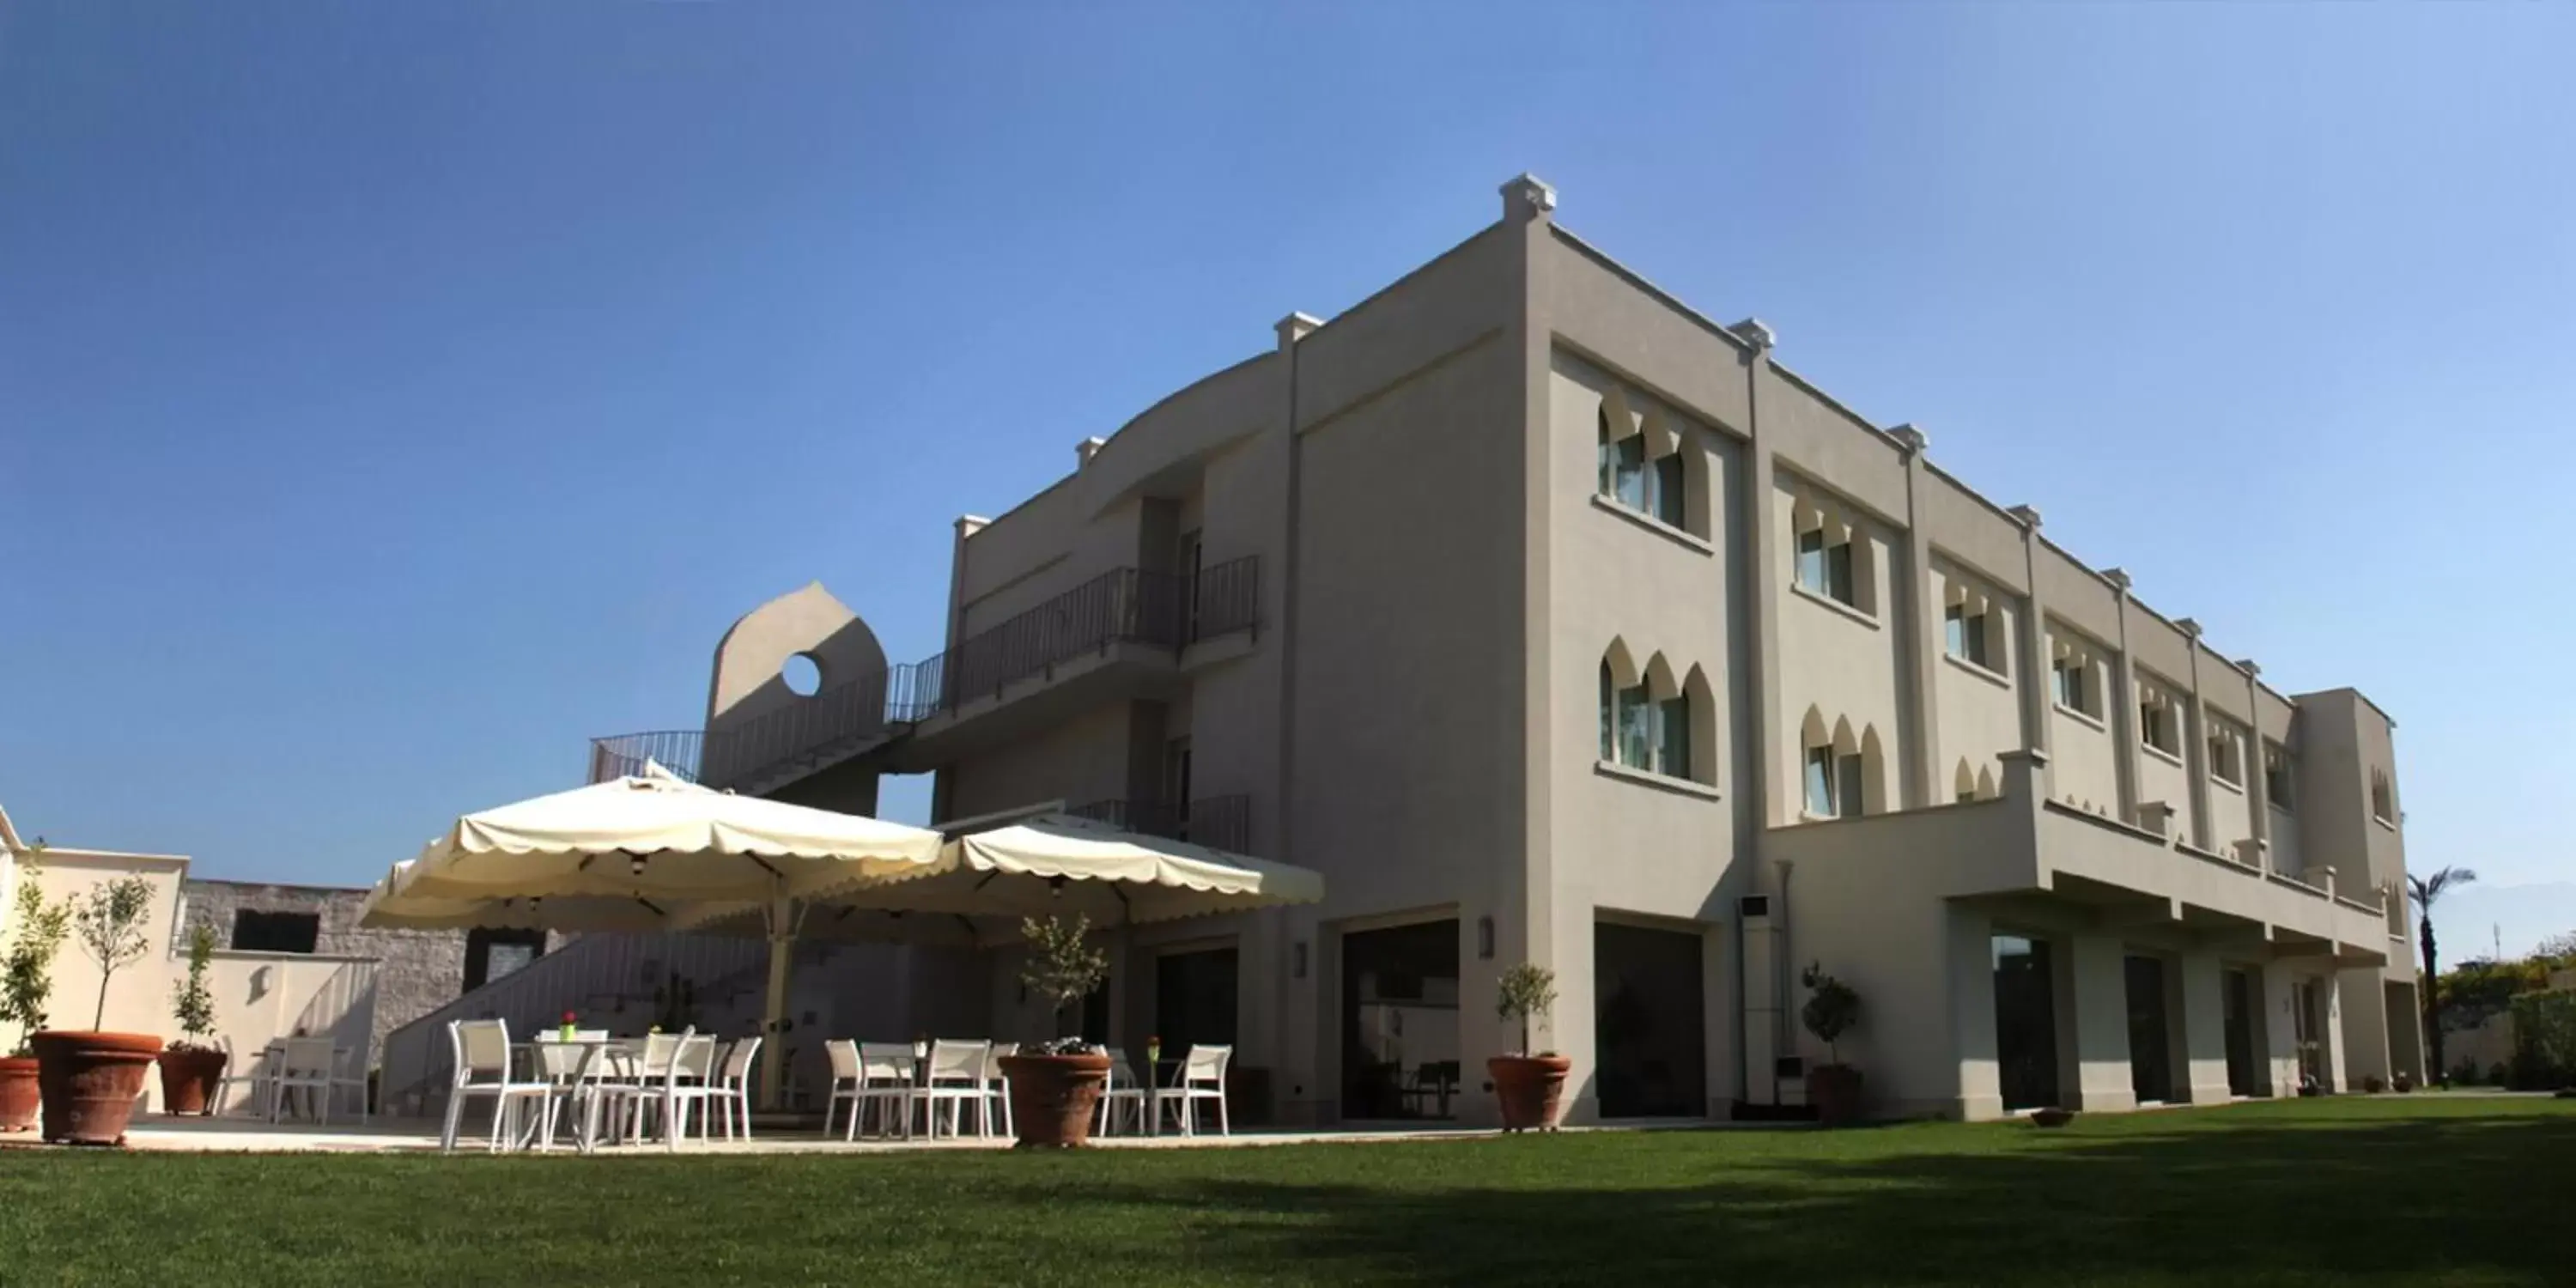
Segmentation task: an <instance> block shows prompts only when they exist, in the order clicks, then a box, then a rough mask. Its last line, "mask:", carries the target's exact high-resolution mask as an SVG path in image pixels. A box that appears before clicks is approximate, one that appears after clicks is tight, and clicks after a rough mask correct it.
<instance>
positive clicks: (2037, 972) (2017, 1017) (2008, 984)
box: [1994, 935, 2057, 1110]
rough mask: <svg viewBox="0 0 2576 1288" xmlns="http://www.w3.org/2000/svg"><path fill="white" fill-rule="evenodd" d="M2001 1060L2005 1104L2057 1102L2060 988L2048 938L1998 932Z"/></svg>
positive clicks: (1997, 1027) (1997, 1045)
mask: <svg viewBox="0 0 2576 1288" xmlns="http://www.w3.org/2000/svg"><path fill="white" fill-rule="evenodd" d="M1994 958H1995V1063H1996V1066H1997V1069H1996V1072H1997V1075H1998V1077H1999V1080H2000V1081H2001V1083H2002V1091H2003V1101H2004V1108H2005V1109H2007V1110H2014V1109H2037V1108H2040V1107H2042V1106H2046V1105H2054V1104H2056V1103H2057V991H2056V985H2055V972H2054V971H2053V970H2052V969H2051V966H2050V963H2049V952H2048V941H2047V940H2045V939H2028V938H2024V937H2023V936H2020V935H1997V936H1995V939H1994Z"/></svg>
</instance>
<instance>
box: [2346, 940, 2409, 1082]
mask: <svg viewBox="0 0 2576 1288" xmlns="http://www.w3.org/2000/svg"><path fill="white" fill-rule="evenodd" d="M2379 970H2380V968H2379V967H2376V966H2355V967H2351V968H2349V969H2345V970H2338V971H2336V972H2335V973H2334V979H2335V993H2336V996H2337V997H2339V998H2340V999H2341V1001H2340V1003H2339V1004H2338V1005H2337V1007H2336V1009H2337V1010H2338V1011H2340V1012H2342V1021H2343V1022H2342V1026H2341V1028H2342V1037H2343V1059H2341V1060H2339V1061H2337V1062H2336V1063H2337V1066H2338V1069H2339V1071H2340V1072H2341V1073H2342V1075H2343V1083H2344V1085H2345V1086H2346V1087H2348V1088H2349V1087H2359V1086H2362V1085H2363V1084H2365V1083H2366V1082H2368V1081H2369V1080H2370V1079H2372V1078H2377V1079H2379V1080H2380V1082H2381V1084H2382V1085H2386V1083H2387V1081H2388V1080H2389V1079H2390V1078H2393V1077H2395V1076H2396V1073H2397V1062H2396V1061H2395V1060H2393V1059H2392V1058H2390V1055H2389V1051H2390V1043H2389V1040H2388V997H2387V990H2386V989H2385V988H2384V987H2383V986H2382V985H2381V984H2380V982H2379V978H2380V977H2379Z"/></svg>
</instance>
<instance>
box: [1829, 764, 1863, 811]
mask: <svg viewBox="0 0 2576 1288" xmlns="http://www.w3.org/2000/svg"><path fill="white" fill-rule="evenodd" d="M1861 798H1862V790H1861V759H1860V757H1858V756H1842V757H1839V758H1837V759H1836V761H1835V763H1834V814H1835V816H1836V817H1838V818H1859V817H1860V815H1861V804H1862V799H1861Z"/></svg>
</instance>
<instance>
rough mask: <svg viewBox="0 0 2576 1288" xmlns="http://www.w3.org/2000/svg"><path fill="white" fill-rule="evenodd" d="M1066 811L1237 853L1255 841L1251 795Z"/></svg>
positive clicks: (1098, 803) (1122, 803) (1117, 803)
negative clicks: (1183, 803)
mask: <svg viewBox="0 0 2576 1288" xmlns="http://www.w3.org/2000/svg"><path fill="white" fill-rule="evenodd" d="M1065 813H1067V814H1071V815H1073V816H1074V817H1076V818H1087V819H1091V820H1093V821H1095V822H1101V823H1107V824H1108V825H1110V826H1111V827H1115V828H1120V829H1122V830H1125V831H1129V832H1142V833H1144V834H1145V835H1147V836H1168V837H1170V838H1172V839H1173V840H1175V841H1187V842H1189V843H1190V844H1192V845H1204V846H1207V847H1208V848H1210V849H1217V850H1229V851H1232V852H1233V853H1236V854H1247V853H1250V849H1249V847H1250V846H1251V844H1252V798H1251V797H1250V796H1202V797H1200V798H1198V799H1197V800H1194V801H1191V802H1190V803H1189V804H1187V805H1177V804H1174V803H1172V802H1169V801H1154V800H1105V801H1093V802H1091V803H1090V804H1087V805H1077V806H1075V807H1073V808H1071V809H1068V810H1066V811H1065Z"/></svg>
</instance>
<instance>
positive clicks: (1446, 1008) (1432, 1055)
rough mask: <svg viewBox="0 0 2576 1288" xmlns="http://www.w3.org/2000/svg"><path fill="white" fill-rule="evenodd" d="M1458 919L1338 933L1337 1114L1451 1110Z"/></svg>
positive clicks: (1417, 1114)
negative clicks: (1339, 1107) (1339, 1109)
mask: <svg viewBox="0 0 2576 1288" xmlns="http://www.w3.org/2000/svg"><path fill="white" fill-rule="evenodd" d="M1459 1073H1460V1070H1459V1059H1458V923H1457V922H1456V921H1431V922H1424V923H1422V924H1420V925H1415V926H1397V927H1395V928H1393V929H1389V930H1366V931H1360V932H1358V933H1356V934H1348V935H1344V936H1342V1116H1343V1117H1344V1118H1449V1117H1453V1116H1455V1115H1456V1113H1457V1100H1458V1082H1459Z"/></svg>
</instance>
